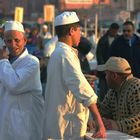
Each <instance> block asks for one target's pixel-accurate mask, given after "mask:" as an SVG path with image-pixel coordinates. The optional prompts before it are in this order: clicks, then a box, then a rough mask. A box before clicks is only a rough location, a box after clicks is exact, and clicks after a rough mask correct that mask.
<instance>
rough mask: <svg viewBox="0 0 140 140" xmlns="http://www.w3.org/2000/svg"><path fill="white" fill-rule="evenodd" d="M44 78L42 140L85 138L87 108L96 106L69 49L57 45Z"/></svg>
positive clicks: (91, 92)
mask: <svg viewBox="0 0 140 140" xmlns="http://www.w3.org/2000/svg"><path fill="white" fill-rule="evenodd" d="M47 75H48V76H47V86H46V92H45V122H44V129H43V130H44V139H43V140H48V139H59V140H60V139H64V140H69V139H72V140H81V139H82V137H84V135H85V134H86V129H87V120H88V117H89V110H88V106H90V105H91V104H92V103H96V101H97V96H96V94H95V93H94V91H93V89H92V88H91V86H90V85H89V83H88V82H87V80H86V79H85V77H84V75H83V73H82V72H81V67H80V63H79V59H78V57H77V55H76V53H75V51H74V50H73V49H72V47H70V46H68V45H66V44H64V43H62V42H58V44H57V46H56V49H55V51H54V52H53V54H52V56H51V57H50V60H49V64H48V73H47Z"/></svg>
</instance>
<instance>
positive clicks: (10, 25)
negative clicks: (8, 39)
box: [4, 21, 25, 33]
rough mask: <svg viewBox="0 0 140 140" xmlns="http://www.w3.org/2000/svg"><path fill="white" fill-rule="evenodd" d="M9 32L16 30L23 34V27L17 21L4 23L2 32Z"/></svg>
mask: <svg viewBox="0 0 140 140" xmlns="http://www.w3.org/2000/svg"><path fill="white" fill-rule="evenodd" d="M9 30H16V31H20V32H23V33H24V32H25V31H24V28H23V25H22V24H21V23H20V22H18V21H6V23H5V25H4V32H6V31H9Z"/></svg>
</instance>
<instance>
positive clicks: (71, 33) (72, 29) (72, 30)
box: [69, 27, 75, 35]
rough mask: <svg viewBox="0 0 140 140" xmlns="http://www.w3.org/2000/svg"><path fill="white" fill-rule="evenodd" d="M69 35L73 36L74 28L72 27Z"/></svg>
mask: <svg viewBox="0 0 140 140" xmlns="http://www.w3.org/2000/svg"><path fill="white" fill-rule="evenodd" d="M69 33H70V35H73V34H74V33H75V29H74V27H71V28H70V32H69Z"/></svg>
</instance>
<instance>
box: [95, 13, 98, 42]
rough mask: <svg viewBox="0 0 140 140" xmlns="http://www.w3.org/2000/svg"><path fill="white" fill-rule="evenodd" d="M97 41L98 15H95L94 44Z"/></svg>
mask: <svg viewBox="0 0 140 140" xmlns="http://www.w3.org/2000/svg"><path fill="white" fill-rule="evenodd" d="M97 41H98V14H96V15H95V42H96V44H97Z"/></svg>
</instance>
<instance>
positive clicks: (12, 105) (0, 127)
mask: <svg viewBox="0 0 140 140" xmlns="http://www.w3.org/2000/svg"><path fill="white" fill-rule="evenodd" d="M4 41H5V44H6V47H7V48H8V50H9V56H8V54H7V53H6V51H5V49H3V50H0V139H1V140H42V120H43V118H42V117H43V97H42V87H41V82H40V70H39V61H38V59H37V58H36V57H34V56H32V55H30V54H28V51H27V49H26V48H25V47H24V46H25V44H26V42H27V39H26V37H25V34H24V29H23V26H22V24H21V23H19V22H17V21H7V22H6V23H5V25H4Z"/></svg>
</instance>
